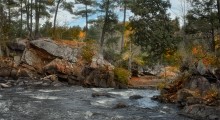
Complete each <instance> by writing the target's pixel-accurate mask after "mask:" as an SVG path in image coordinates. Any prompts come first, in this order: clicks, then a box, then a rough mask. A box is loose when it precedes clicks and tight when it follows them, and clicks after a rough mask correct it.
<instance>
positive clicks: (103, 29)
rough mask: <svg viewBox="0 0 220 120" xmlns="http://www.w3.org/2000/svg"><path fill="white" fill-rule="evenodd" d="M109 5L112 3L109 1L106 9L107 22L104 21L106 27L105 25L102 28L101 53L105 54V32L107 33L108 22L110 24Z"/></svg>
mask: <svg viewBox="0 0 220 120" xmlns="http://www.w3.org/2000/svg"><path fill="white" fill-rule="evenodd" d="M109 5H110V2H109V0H107V3H106V9H105V21H104V25H103V28H102V34H101V40H100V47H101V53H102V52H103V46H104V40H105V32H106V27H107V26H106V25H107V22H108V19H109V18H108V17H109V15H108V14H109Z"/></svg>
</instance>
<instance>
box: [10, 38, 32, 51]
mask: <svg viewBox="0 0 220 120" xmlns="http://www.w3.org/2000/svg"><path fill="white" fill-rule="evenodd" d="M27 42H28V41H27V40H16V41H12V42H8V43H7V46H8V48H9V49H11V50H13V51H24V50H25V47H26V45H27Z"/></svg>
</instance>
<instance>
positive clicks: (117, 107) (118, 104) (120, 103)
mask: <svg viewBox="0 0 220 120" xmlns="http://www.w3.org/2000/svg"><path fill="white" fill-rule="evenodd" d="M126 107H128V105H126V104H125V103H122V102H119V103H117V104H116V105H115V106H114V107H113V109H120V108H126Z"/></svg>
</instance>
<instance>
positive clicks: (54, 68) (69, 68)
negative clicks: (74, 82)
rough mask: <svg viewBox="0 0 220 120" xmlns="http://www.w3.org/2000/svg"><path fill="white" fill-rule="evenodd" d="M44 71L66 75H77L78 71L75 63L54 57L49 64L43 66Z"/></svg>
mask: <svg viewBox="0 0 220 120" xmlns="http://www.w3.org/2000/svg"><path fill="white" fill-rule="evenodd" d="M43 71H44V73H48V74H58V73H60V74H64V75H75V74H76V75H77V74H78V71H77V69H76V66H74V64H72V63H70V62H68V61H67V60H64V59H58V58H56V59H54V60H53V61H51V62H50V63H48V64H47V65H45V66H44V67H43Z"/></svg>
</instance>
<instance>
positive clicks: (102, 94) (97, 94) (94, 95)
mask: <svg viewBox="0 0 220 120" xmlns="http://www.w3.org/2000/svg"><path fill="white" fill-rule="evenodd" d="M100 96H104V97H111V95H110V94H108V93H92V97H100Z"/></svg>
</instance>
